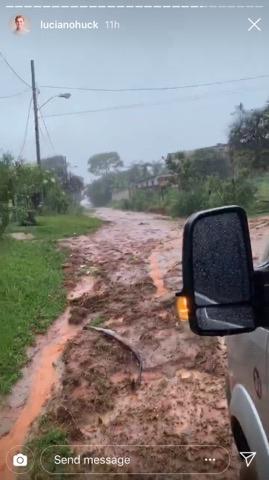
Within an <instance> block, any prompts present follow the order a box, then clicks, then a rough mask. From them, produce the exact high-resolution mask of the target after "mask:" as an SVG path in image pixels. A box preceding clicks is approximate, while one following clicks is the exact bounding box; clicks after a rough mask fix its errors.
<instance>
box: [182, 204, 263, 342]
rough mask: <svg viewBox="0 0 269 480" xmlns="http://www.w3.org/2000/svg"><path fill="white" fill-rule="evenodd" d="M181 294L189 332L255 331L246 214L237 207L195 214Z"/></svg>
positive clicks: (191, 219) (190, 223)
mask: <svg viewBox="0 0 269 480" xmlns="http://www.w3.org/2000/svg"><path fill="white" fill-rule="evenodd" d="M182 267H183V268H182V270H183V290H182V292H179V293H178V294H177V296H182V297H185V298H186V301H187V306H188V318H189V322H190V327H191V329H192V331H193V332H194V333H196V334H198V335H232V334H236V333H244V332H250V331H252V330H254V329H255V328H256V326H257V324H256V319H255V309H254V297H255V288H254V271H253V262H252V252H251V244H250V237H249V228H248V222H247V215H246V213H245V211H244V210H243V209H242V208H241V207H238V206H229V207H221V208H216V209H212V210H206V211H202V212H198V213H195V214H193V215H191V216H190V217H189V219H188V220H187V222H186V224H185V227H184V235H183V252H182Z"/></svg>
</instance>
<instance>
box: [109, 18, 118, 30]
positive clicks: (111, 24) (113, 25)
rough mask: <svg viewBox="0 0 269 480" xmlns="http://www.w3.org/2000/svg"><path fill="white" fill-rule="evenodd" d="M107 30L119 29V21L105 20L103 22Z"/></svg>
mask: <svg viewBox="0 0 269 480" xmlns="http://www.w3.org/2000/svg"><path fill="white" fill-rule="evenodd" d="M105 25H106V29H107V30H119V29H120V22H118V21H117V20H106V22H105Z"/></svg>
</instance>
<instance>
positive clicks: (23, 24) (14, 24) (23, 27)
mask: <svg viewBox="0 0 269 480" xmlns="http://www.w3.org/2000/svg"><path fill="white" fill-rule="evenodd" d="M10 28H11V30H12V32H13V33H14V34H15V35H27V33H30V30H31V27H30V20H29V18H28V17H27V16H26V15H23V14H20V13H18V14H17V15H14V16H13V17H12V18H11V20H10Z"/></svg>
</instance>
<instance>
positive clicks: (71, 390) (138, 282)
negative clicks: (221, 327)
mask: <svg viewBox="0 0 269 480" xmlns="http://www.w3.org/2000/svg"><path fill="white" fill-rule="evenodd" d="M98 215H100V216H101V217H102V218H103V219H105V220H108V221H109V222H110V223H108V224H106V225H105V226H104V227H103V228H102V229H101V230H99V231H98V232H97V233H95V234H94V235H92V236H82V237H78V238H73V239H70V240H67V241H65V242H63V246H68V248H69V249H70V250H71V255H70V260H69V262H68V263H67V264H66V265H65V270H66V274H67V286H68V287H69V289H70V294H69V301H70V305H71V309H70V315H69V322H71V324H72V325H78V326H80V328H79V329H78V331H77V333H76V335H75V336H74V337H73V338H72V339H70V340H69V341H68V343H67V346H66V348H65V350H64V354H63V358H62V360H63V362H62V363H63V365H62V368H61V372H60V380H59V385H58V387H57V388H56V389H55V390H54V393H53V395H52V398H51V400H50V402H49V403H48V405H47V411H48V412H49V414H50V416H51V418H54V419H55V422H56V423H57V424H59V425H62V426H64V428H65V429H67V431H68V435H69V439H70V443H72V444H77V445H80V447H78V448H77V451H78V452H79V453H83V452H84V453H85V452H87V451H88V449H89V447H88V445H179V444H184V445H190V444H196V445H197V444H204V445H205V444H208V445H221V446H223V447H227V449H228V450H229V453H230V455H231V465H230V467H229V469H228V470H227V471H226V473H224V474H222V476H221V478H222V479H224V480H225V479H226V480H235V479H236V478H237V476H238V465H239V462H238V460H237V456H236V453H235V449H234V446H233V441H232V437H231V434H230V427H229V418H228V411H227V406H226V398H225V371H226V356H225V347H224V344H223V343H221V342H219V341H218V340H217V339H214V338H200V337H198V336H195V335H193V334H192V333H191V332H190V330H189V327H188V325H187V324H179V323H178V321H177V319H176V314H175V309H174V293H175V291H176V290H178V289H180V286H181V262H180V258H181V241H182V226H183V222H181V221H176V222H172V221H169V220H168V219H165V218H164V217H159V216H156V215H155V216H154V215H146V214H135V213H129V212H119V211H112V210H108V209H101V210H99V211H98ZM259 222H260V223H259ZM262 222H263V223H264V225H263V224H262ZM265 223H266V226H265ZM259 225H262V226H261V227H259ZM266 228H268V221H267V220H265V219H263V220H259V221H256V222H252V223H251V229H252V240H253V241H254V250H255V252H254V256H255V257H257V256H258V255H259V251H260V250H261V242H262V238H261V237H262V235H263V234H264V231H265V229H266ZM78 272H80V273H82V274H83V276H82V277H81V280H80V283H79V288H78V287H77V286H76V284H77V279H75V278H76V276H75V274H76V273H78ZM87 275H89V276H90V275H93V276H94V278H95V281H94V282H93V284H92V285H91V288H89V284H88V281H87ZM91 325H98V326H101V327H104V328H109V329H112V330H114V331H115V332H116V333H117V334H118V335H120V336H121V337H123V338H124V339H126V340H127V341H128V342H130V343H131V344H132V345H133V346H134V348H135V349H136V350H137V351H138V352H139V353H140V355H141V358H142V361H143V374H142V381H141V383H139V384H138V383H137V378H138V365H137V360H136V358H135V357H134V355H133V354H132V353H131V352H130V351H129V350H128V349H127V348H124V346H123V345H121V344H120V343H118V342H117V341H115V340H114V339H109V338H107V337H104V336H103V335H102V334H101V333H100V332H96V331H93V330H91V329H90V326H91ZM81 327H83V328H81ZM72 336H73V335H72ZM125 453H128V448H127V447H126V452H125ZM142 457H143V455H142V454H140V456H139V458H137V465H138V464H141V462H142V463H143V461H144V460H145V459H143V458H142ZM221 460H222V459H221V458H219V461H220V462H221ZM173 461H174V456H173V454H172V453H171V455H170V457H169V456H168V457H167V455H166V457H165V458H164V455H163V454H162V452H158V455H157V454H156V456H155V457H154V465H153V466H152V467H155V468H153V469H152V471H159V472H160V471H162V470H161V469H163V466H164V465H166V467H167V464H169V463H171V465H172V464H173ZM191 461H193V457H192V458H189V459H188V458H186V459H184V461H183V463H182V470H183V471H184V470H185V471H189V465H187V463H188V462H191ZM184 462H185V463H186V465H184ZM156 467H157V469H156ZM112 471H113V470H112ZM167 471H169V469H168V470H167ZM205 471H210V469H209V467H208V470H205ZM82 478H83V477H82ZM99 478H101V477H100V476H99ZM102 478H106V477H105V475H104V477H102ZM130 478H134V477H130ZM138 478H141V477H138ZM203 478H205V476H204V477H203Z"/></svg>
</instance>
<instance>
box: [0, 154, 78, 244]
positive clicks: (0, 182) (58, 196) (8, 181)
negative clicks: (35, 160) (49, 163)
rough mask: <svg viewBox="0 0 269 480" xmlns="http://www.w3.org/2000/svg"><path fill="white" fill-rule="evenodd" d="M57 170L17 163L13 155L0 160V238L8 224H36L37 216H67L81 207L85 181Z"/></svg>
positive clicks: (58, 168)
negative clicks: (60, 214)
mask: <svg viewBox="0 0 269 480" xmlns="http://www.w3.org/2000/svg"><path fill="white" fill-rule="evenodd" d="M54 166H55V167H56V166H57V168H50V167H47V168H46V166H45V165H42V167H41V168H40V167H38V166H36V165H33V164H28V163H25V162H23V161H15V160H14V158H13V157H12V156H11V155H10V154H8V153H7V154H4V155H3V156H2V158H0V235H1V234H3V232H4V230H5V229H6V227H7V225H8V223H9V222H15V223H16V224H18V225H24V226H27V225H35V224H36V214H37V213H43V214H44V213H46V214H49V213H52V214H55V213H62V214H63V213H67V212H69V211H70V210H72V209H74V207H77V206H78V203H79V200H80V196H81V192H82V189H83V187H84V185H83V181H82V179H81V178H80V177H78V176H76V175H73V174H71V173H70V172H67V170H66V169H65V166H64V165H61V164H59V161H58V164H56V163H55V165H54Z"/></svg>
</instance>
